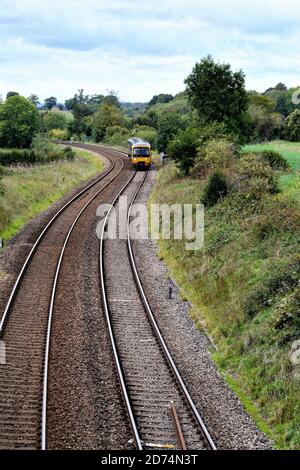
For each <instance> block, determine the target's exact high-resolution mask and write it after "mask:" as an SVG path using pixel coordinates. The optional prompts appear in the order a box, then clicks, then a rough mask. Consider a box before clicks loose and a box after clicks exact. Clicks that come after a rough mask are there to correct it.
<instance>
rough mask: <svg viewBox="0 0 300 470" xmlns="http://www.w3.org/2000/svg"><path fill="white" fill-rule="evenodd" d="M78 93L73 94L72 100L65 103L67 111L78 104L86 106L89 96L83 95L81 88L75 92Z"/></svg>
mask: <svg viewBox="0 0 300 470" xmlns="http://www.w3.org/2000/svg"><path fill="white" fill-rule="evenodd" d="M77 91H78V93H75V95H74V96H73V98H70V99H68V100H66V101H65V106H66V108H67V109H68V110H69V111H72V110H73V109H74V107H75V106H77V105H79V104H87V103H88V100H89V95H84V90H83V88H81V89H80V90H77Z"/></svg>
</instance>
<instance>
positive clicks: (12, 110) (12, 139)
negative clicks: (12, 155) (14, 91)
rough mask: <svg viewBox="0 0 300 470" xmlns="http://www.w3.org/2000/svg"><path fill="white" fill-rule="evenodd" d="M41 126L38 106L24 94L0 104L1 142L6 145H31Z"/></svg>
mask: <svg viewBox="0 0 300 470" xmlns="http://www.w3.org/2000/svg"><path fill="white" fill-rule="evenodd" d="M38 128H39V116H38V112H37V109H36V107H35V106H34V105H33V104H32V103H30V101H28V100H27V99H26V98H24V97H23V96H12V97H10V98H8V99H7V100H6V102H5V103H4V104H2V105H1V106H0V143H1V145H2V146H4V147H20V148H22V147H29V146H30V144H31V142H32V139H33V136H34V134H35V133H36V132H37V130H38Z"/></svg>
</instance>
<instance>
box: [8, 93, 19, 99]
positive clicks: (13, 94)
mask: <svg viewBox="0 0 300 470" xmlns="http://www.w3.org/2000/svg"><path fill="white" fill-rule="evenodd" d="M11 96H19V93H18V92H17V91H9V92H8V93H7V95H6V99H8V98H11Z"/></svg>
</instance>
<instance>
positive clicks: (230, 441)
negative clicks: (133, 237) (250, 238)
mask: <svg viewBox="0 0 300 470" xmlns="http://www.w3.org/2000/svg"><path fill="white" fill-rule="evenodd" d="M156 175H157V172H156V171H151V172H149V176H148V178H147V180H146V183H145V185H144V186H143V188H142V190H141V192H140V194H139V196H138V199H137V201H136V202H137V203H144V204H146V203H147V198H148V196H149V195H150V193H151V191H152V189H153V187H154V185H155V181H156ZM133 248H134V254H135V258H136V264H137V268H138V271H139V274H140V277H141V280H142V283H143V286H144V288H145V291H146V294H147V297H148V300H149V302H150V305H151V307H152V309H153V311H154V313H155V316H156V319H157V321H158V323H159V327H160V329H161V331H162V333H163V334H164V337H165V340H166V342H167V344H168V347H169V349H170V352H171V354H172V355H173V358H174V359H175V362H176V364H177V366H178V368H179V370H180V372H181V374H182V376H183V378H184V380H185V382H186V385H187V386H188V389H189V391H190V393H191V395H192V397H193V399H194V400H195V402H196V404H197V406H198V409H199V411H200V412H201V415H202V417H203V419H204V421H205V424H206V425H207V427H208V429H209V431H210V432H211V434H212V436H213V438H214V440H215V443H216V445H217V447H218V448H219V449H235V450H240V449H247V450H252V449H253V450H254V449H261V450H264V449H271V448H272V443H271V442H270V441H269V439H268V438H267V437H266V436H265V435H264V434H263V433H262V432H261V431H260V430H258V429H257V427H256V425H255V423H254V422H253V420H252V419H251V417H250V416H249V415H248V413H247V412H246V410H245V408H244V407H243V405H242V403H241V402H240V400H239V398H238V397H237V396H236V394H235V393H233V392H232V391H231V390H230V389H229V388H228V386H227V385H226V383H225V382H224V379H223V378H222V376H221V375H220V373H219V372H218V370H217V368H216V365H215V364H214V362H213V360H212V358H211V355H210V349H211V347H212V345H211V343H210V341H209V339H208V338H207V336H206V335H205V334H203V333H202V332H200V331H199V330H198V329H197V328H196V325H195V323H194V322H193V320H192V319H191V318H190V316H189V304H188V302H185V301H183V300H182V299H181V298H180V293H179V291H178V289H177V288H176V286H175V285H174V283H173V282H172V280H171V279H170V275H169V273H168V269H167V267H166V265H165V264H164V263H163V262H162V261H160V259H159V254H158V246H157V244H156V242H155V241H153V240H143V241H134V242H133ZM150 266H151V269H149V267H150ZM170 287H171V288H172V290H173V299H170V298H169V297H170V296H169V289H170Z"/></svg>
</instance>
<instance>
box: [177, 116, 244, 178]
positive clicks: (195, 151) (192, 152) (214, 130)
mask: <svg viewBox="0 0 300 470" xmlns="http://www.w3.org/2000/svg"><path fill="white" fill-rule="evenodd" d="M222 138H226V139H228V140H230V141H231V142H234V143H235V144H236V145H237V144H238V137H237V136H236V135H234V134H229V133H228V131H227V129H226V127H225V125H224V124H222V123H220V124H219V123H212V124H209V125H207V126H204V127H201V128H199V127H187V128H186V129H184V130H182V131H179V132H178V134H176V135H175V137H174V138H173V139H172V140H171V141H170V142H169V145H168V154H169V155H170V157H171V158H172V159H173V160H174V161H175V162H176V164H177V166H178V168H179V169H180V170H181V171H182V172H183V173H185V174H188V173H189V171H190V169H191V168H192V167H193V166H194V164H195V160H196V157H198V161H199V159H202V158H204V156H205V146H206V144H207V142H209V141H210V140H212V139H222Z"/></svg>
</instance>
